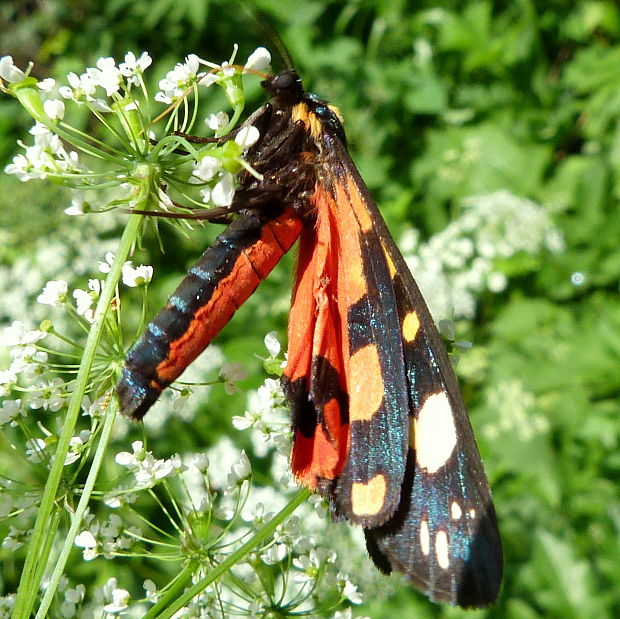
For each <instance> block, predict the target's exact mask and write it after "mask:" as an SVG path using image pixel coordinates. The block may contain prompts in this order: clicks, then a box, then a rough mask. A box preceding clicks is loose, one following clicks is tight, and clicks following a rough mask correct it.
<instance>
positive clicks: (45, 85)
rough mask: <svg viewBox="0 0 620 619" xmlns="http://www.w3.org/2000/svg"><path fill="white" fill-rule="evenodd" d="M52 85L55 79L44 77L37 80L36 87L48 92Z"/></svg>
mask: <svg viewBox="0 0 620 619" xmlns="http://www.w3.org/2000/svg"><path fill="white" fill-rule="evenodd" d="M54 86H56V80H55V79H54V78H52V77H46V78H45V79H43V80H41V81H40V82H37V88H38V89H39V90H42V91H43V92H50V91H51V90H52V89H53V88H54Z"/></svg>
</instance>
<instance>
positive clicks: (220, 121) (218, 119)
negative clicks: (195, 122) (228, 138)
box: [205, 112, 230, 131]
mask: <svg viewBox="0 0 620 619" xmlns="http://www.w3.org/2000/svg"><path fill="white" fill-rule="evenodd" d="M205 122H206V123H207V125H208V127H209V129H212V130H213V131H219V130H220V129H223V128H224V127H225V126H226V125H227V124H228V123H229V122H230V119H229V118H228V114H227V113H226V112H218V113H217V114H209V116H207V119H206V121H205Z"/></svg>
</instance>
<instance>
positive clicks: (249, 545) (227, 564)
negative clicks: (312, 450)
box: [143, 488, 310, 619]
mask: <svg viewBox="0 0 620 619" xmlns="http://www.w3.org/2000/svg"><path fill="white" fill-rule="evenodd" d="M309 496H310V490H308V489H307V488H304V489H303V490H300V491H299V492H298V493H297V495H296V496H295V497H294V498H293V500H292V501H291V502H290V503H289V504H288V505H287V506H286V507H284V509H282V510H280V512H279V513H278V514H276V515H275V516H274V517H273V518H272V519H271V520H270V521H269V522H268V523H267V524H266V525H265V526H264V527H263V528H262V529H261V530H260V531H259V532H258V533H256V535H254V537H252V538H251V539H250V540H248V541H247V542H246V543H245V544H243V546H241V547H240V548H239V549H238V550H236V551H235V552H233V553H232V554H231V555H230V556H229V557H228V558H227V559H226V560H225V561H222V562H221V563H220V564H219V565H217V566H216V567H215V568H214V569H212V570H211V571H210V572H209V574H208V575H207V576H205V577H204V578H203V579H202V580H200V581H199V582H197V583H196V584H195V585H194V586H193V587H191V588H190V589H188V590H187V591H186V592H185V593H183V594H181V595H178V591H177V588H176V587H175V595H174V596H172V595H169V592H166V595H165V596H164V597H163V598H162V599H161V600H159V602H157V604H155V606H153V608H151V609H150V610H149V612H148V613H146V615H144V618H143V619H153V618H154V617H157V618H158V619H166V618H169V617H172V615H174V613H176V612H177V611H178V610H179V609H181V608H183V606H185V605H186V604H187V603H189V602H190V601H191V600H192V598H193V597H195V596H196V595H198V594H199V593H200V592H201V591H203V590H204V589H205V588H206V587H208V586H209V585H210V584H211V583H212V582H214V581H216V580H217V579H218V578H220V576H222V574H224V573H225V572H227V571H228V570H229V569H231V568H232V567H233V565H235V563H238V562H239V561H240V560H241V559H243V557H245V556H247V555H248V554H249V552H250V551H251V550H252V549H253V548H255V547H256V546H258V545H259V544H260V543H262V542H264V541H265V540H266V539H268V538H269V537H271V536H272V535H273V534H274V533H275V530H276V529H277V528H278V526H279V525H280V524H282V523H283V522H284V521H285V520H286V519H287V518H288V517H289V516H290V515H291V514H292V513H293V512H294V511H295V510H296V509H297V508H298V507H299V506H300V505H301V504H302V503H303V502H304V501H305V500H306V499H307V498H308V497H309ZM189 565H191V564H189ZM189 565H188V566H187V567H189ZM186 569H187V568H186ZM194 569H195V567H194ZM184 571H185V570H184Z"/></svg>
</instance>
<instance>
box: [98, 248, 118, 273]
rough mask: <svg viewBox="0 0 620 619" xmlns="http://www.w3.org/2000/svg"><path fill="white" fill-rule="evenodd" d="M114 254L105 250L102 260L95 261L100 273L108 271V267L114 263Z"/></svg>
mask: <svg viewBox="0 0 620 619" xmlns="http://www.w3.org/2000/svg"><path fill="white" fill-rule="evenodd" d="M114 258H115V256H114V254H113V253H112V252H111V251H108V252H106V254H105V256H104V261H101V260H100V261H99V262H97V268H98V269H99V270H100V271H101V272H102V273H109V272H110V268H111V267H112V265H113V264H114Z"/></svg>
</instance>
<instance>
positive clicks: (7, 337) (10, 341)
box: [0, 320, 47, 347]
mask: <svg viewBox="0 0 620 619" xmlns="http://www.w3.org/2000/svg"><path fill="white" fill-rule="evenodd" d="M46 335H47V334H46V333H45V331H28V330H26V328H25V326H24V323H22V322H21V321H19V320H14V321H13V322H12V324H11V326H10V327H5V328H4V330H3V331H2V335H0V344H2V345H4V346H9V347H12V346H25V345H28V344H34V343H36V342H38V341H39V340H41V339H43V338H44V337H45V336H46Z"/></svg>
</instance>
